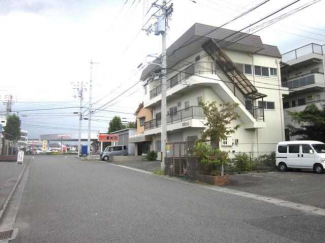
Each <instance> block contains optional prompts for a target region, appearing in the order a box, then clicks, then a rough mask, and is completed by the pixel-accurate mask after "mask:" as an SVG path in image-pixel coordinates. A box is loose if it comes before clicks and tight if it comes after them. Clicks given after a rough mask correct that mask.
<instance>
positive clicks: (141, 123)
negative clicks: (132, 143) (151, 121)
mask: <svg viewBox="0 0 325 243" xmlns="http://www.w3.org/2000/svg"><path fill="white" fill-rule="evenodd" d="M145 120H146V119H145V117H141V118H139V123H140V127H143V126H144V122H145Z"/></svg>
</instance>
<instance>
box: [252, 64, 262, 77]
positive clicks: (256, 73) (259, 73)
mask: <svg viewBox="0 0 325 243" xmlns="http://www.w3.org/2000/svg"><path fill="white" fill-rule="evenodd" d="M254 68H255V75H260V76H261V75H262V68H261V67H260V66H255V67H254Z"/></svg>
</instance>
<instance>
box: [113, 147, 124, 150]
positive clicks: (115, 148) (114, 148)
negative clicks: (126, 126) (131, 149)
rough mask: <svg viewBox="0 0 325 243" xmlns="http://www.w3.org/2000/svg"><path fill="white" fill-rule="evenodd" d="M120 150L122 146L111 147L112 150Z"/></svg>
mask: <svg viewBox="0 0 325 243" xmlns="http://www.w3.org/2000/svg"><path fill="white" fill-rule="evenodd" d="M121 150H122V146H116V147H113V151H121Z"/></svg>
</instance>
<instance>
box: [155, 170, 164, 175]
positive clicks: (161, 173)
mask: <svg viewBox="0 0 325 243" xmlns="http://www.w3.org/2000/svg"><path fill="white" fill-rule="evenodd" d="M153 173H154V174H155V175H164V172H163V171H162V170H154V171H153Z"/></svg>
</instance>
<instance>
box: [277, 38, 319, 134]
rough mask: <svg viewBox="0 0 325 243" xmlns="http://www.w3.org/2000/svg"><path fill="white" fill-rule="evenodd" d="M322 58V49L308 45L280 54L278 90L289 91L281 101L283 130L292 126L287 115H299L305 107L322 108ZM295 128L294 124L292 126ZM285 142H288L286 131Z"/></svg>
mask: <svg viewBox="0 0 325 243" xmlns="http://www.w3.org/2000/svg"><path fill="white" fill-rule="evenodd" d="M324 70H325V56H324V48H323V46H322V45H318V44H314V43H311V44H309V45H306V46H302V47H299V48H297V49H294V50H292V51H289V52H287V53H284V54H282V65H281V77H282V87H288V88H289V95H287V96H285V97H284V99H283V108H284V121H285V126H288V125H289V124H292V121H291V117H290V115H289V112H290V111H303V110H304V109H305V108H306V107H307V105H309V104H315V105H316V106H318V107H319V108H321V106H322V105H323V104H325V76H324ZM292 125H295V126H298V124H292ZM285 132H286V140H290V139H294V138H290V136H289V130H288V129H286V130H285Z"/></svg>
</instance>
